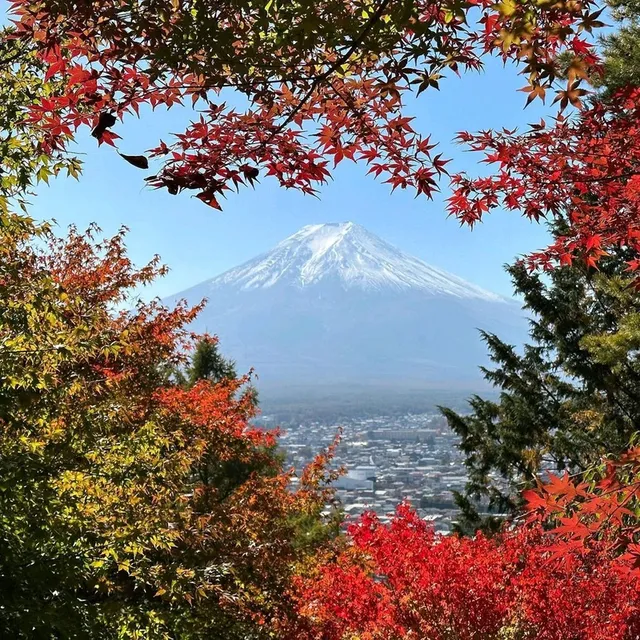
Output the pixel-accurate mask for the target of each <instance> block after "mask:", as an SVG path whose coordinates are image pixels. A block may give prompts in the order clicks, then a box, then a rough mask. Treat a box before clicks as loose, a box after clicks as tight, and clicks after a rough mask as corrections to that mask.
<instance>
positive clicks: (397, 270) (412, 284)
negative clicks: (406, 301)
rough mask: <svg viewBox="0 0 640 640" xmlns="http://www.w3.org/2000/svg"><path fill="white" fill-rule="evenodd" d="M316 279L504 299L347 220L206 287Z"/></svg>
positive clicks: (306, 231)
mask: <svg viewBox="0 0 640 640" xmlns="http://www.w3.org/2000/svg"><path fill="white" fill-rule="evenodd" d="M321 281H333V282H338V283H339V284H340V285H341V286H342V287H343V288H345V289H351V288H358V289H362V290H378V289H397V290H403V289H414V290H416V289H420V290H423V291H425V292H426V293H430V294H433V295H450V296H454V297H457V298H479V299H484V300H490V301H493V302H499V301H503V300H504V299H503V298H501V297H500V296H498V295H496V294H494V293H491V292H489V291H485V290H484V289H481V288H480V287H477V286H475V285H472V284H470V283H469V282H466V281H465V280H463V279H462V278H459V277H457V276H454V275H452V274H450V273H447V272H446V271H442V270H440V269H437V268H435V267H432V266H430V265H428V264H426V263H425V262H422V261H421V260H418V259H417V258H414V257H412V256H409V255H407V254H405V253H403V252H402V251H400V250H399V249H397V248H395V247H393V246H392V245H390V244H388V243H387V242H384V241H383V240H381V239H380V238H378V237H377V236H375V235H374V234H372V233H370V232H369V231H367V230H366V229H365V228H364V227H362V226H360V225H358V224H355V223H353V222H340V223H326V224H314V225H307V226H305V227H302V229H300V230H299V231H297V232H296V233H294V234H293V235H291V236H289V237H288V238H286V239H285V240H283V241H282V242H280V243H279V244H278V245H276V247H274V248H273V249H272V250H271V251H269V252H267V253H265V254H263V255H260V256H258V257H256V258H254V259H253V260H250V261H249V262H246V263H245V264H243V265H240V266H239V267H236V268H234V269H231V270H230V271H227V272H225V273H223V274H222V275H220V276H218V277H216V278H213V279H212V280H210V281H209V282H208V283H206V284H207V285H208V287H211V288H213V289H215V288H219V287H225V286H233V287H234V288H239V289H243V290H247V289H266V288H270V287H274V286H276V285H289V286H295V287H301V288H306V287H309V286H311V285H314V284H318V283H320V282H321Z"/></svg>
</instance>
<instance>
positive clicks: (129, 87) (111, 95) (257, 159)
mask: <svg viewBox="0 0 640 640" xmlns="http://www.w3.org/2000/svg"><path fill="white" fill-rule="evenodd" d="M593 4H594V3H593V2H592V1H591V0H582V1H580V2H576V1H575V0H567V1H564V0H558V1H544V2H540V1H533V0H526V1H521V2H514V1H513V0H507V1H505V2H501V3H498V4H496V3H495V2H493V0H468V1H466V2H460V1H459V0H420V1H419V2H413V1H409V0H379V1H378V2H370V1H369V0H355V1H354V0H322V1H321V2H317V1H313V2H312V1H310V0H295V1H293V2H278V1H275V0H274V1H270V2H262V1H260V2H237V1H236V0H223V1H216V2H208V1H203V2H196V3H192V2H191V1H190V0H149V1H146V2H131V1H124V2H123V1H121V0H106V1H103V0H100V1H98V0H93V1H92V0H76V1H74V2H71V1H66V0H12V2H11V13H12V15H13V17H14V18H15V22H16V29H15V32H14V34H13V36H12V37H14V38H17V39H18V40H19V41H20V42H22V43H23V44H24V45H25V46H26V47H27V49H28V50H35V51H36V52H37V55H38V57H39V58H40V59H41V60H42V61H43V62H44V66H45V72H44V73H45V78H46V79H52V80H56V82H57V84H56V87H58V88H57V89H56V90H53V91H51V92H49V93H47V95H45V96H42V97H41V98H39V99H37V100H36V101H35V102H34V103H33V104H30V105H26V107H27V110H26V113H25V116H26V118H27V120H28V122H29V123H30V126H32V127H33V129H34V131H37V132H38V134H40V135H41V136H42V144H41V147H42V152H43V153H45V154H49V153H52V152H60V151H61V150H64V149H65V148H66V146H67V145H68V142H69V141H70V140H71V139H72V138H73V137H74V136H75V135H76V132H77V131H78V130H79V129H80V128H82V127H87V126H89V127H91V128H92V129H93V131H92V133H93V135H94V137H96V138H97V140H98V142H99V143H103V142H104V143H107V144H111V145H115V143H116V140H117V138H118V135H117V133H116V132H115V131H114V130H113V128H114V127H115V125H116V124H117V121H118V120H119V119H122V118H124V117H125V116H127V115H128V114H132V113H134V114H137V113H139V112H140V110H141V109H142V108H144V107H146V106H151V107H153V108H155V107H157V106H159V105H164V106H166V107H171V106H173V105H175V104H181V103H182V102H183V101H189V102H191V103H192V104H193V105H195V106H197V107H199V110H200V115H199V117H198V118H197V119H196V120H195V121H194V122H193V123H191V124H190V125H189V126H188V127H187V128H186V130H185V131H184V132H182V133H180V134H178V135H177V137H176V138H175V140H174V141H172V142H170V143H169V144H165V143H164V142H161V143H160V144H159V146H157V147H156V148H155V149H153V150H152V151H151V155H152V156H154V157H159V158H161V159H162V160H163V164H162V166H161V168H160V170H159V172H157V174H156V175H153V176H150V177H149V178H148V182H149V184H151V185H152V186H154V187H163V188H166V189H168V190H169V192H170V193H173V194H176V193H178V192H180V191H182V190H185V189H190V190H194V192H195V194H196V195H197V197H198V198H200V199H202V200H203V201H205V202H206V203H208V204H209V205H211V206H213V207H219V206H220V205H219V198H220V196H221V195H223V194H224V193H225V192H226V191H227V190H229V189H232V188H237V187H239V186H240V185H243V184H252V183H253V182H254V181H255V180H256V179H257V178H258V177H259V176H260V175H267V176H274V177H275V178H276V179H277V180H278V181H279V183H280V184H281V185H282V186H284V187H286V188H294V189H299V190H301V191H303V192H305V193H313V192H315V190H316V189H317V187H318V185H319V184H322V183H323V182H325V181H326V179H327V178H328V176H329V174H330V163H331V162H333V164H334V166H335V165H336V164H338V163H339V162H341V161H342V160H343V159H344V158H347V159H351V160H363V161H364V162H366V163H367V164H368V165H369V167H370V172H371V173H373V174H374V175H376V176H383V177H384V178H385V182H387V183H389V184H390V185H391V186H392V188H393V189H395V188H398V187H400V188H402V189H405V188H410V189H414V190H415V191H416V192H417V194H424V195H426V196H431V195H432V193H433V192H434V190H435V189H436V188H437V179H438V177H439V176H441V175H442V174H443V172H444V168H445V164H446V160H444V159H443V158H442V157H441V156H440V155H435V154H434V153H433V145H432V143H431V142H430V139H429V137H423V136H421V135H420V134H419V133H417V132H416V131H415V130H414V129H413V127H412V124H411V118H410V117H407V116H406V114H405V113H404V112H403V101H404V96H406V95H407V94H409V93H412V92H413V93H415V92H417V93H420V92H421V91H423V90H425V89H427V88H434V87H435V88H437V87H438V86H439V81H440V79H441V78H442V77H443V75H445V74H446V73H447V72H451V71H453V72H455V73H459V72H460V71H462V70H477V69H479V68H481V66H482V60H483V57H484V56H486V55H492V54H493V55H499V56H501V57H502V58H503V59H504V60H514V61H517V62H518V63H519V64H520V65H521V68H522V73H523V74H524V75H525V76H526V78H527V90H528V91H529V95H530V98H532V99H533V98H537V97H543V96H544V94H545V91H547V90H548V89H549V88H551V87H552V86H554V83H555V82H556V80H558V78H559V77H560V73H559V66H558V63H557V61H556V59H557V56H558V55H559V54H560V53H562V52H569V53H570V54H571V56H572V58H573V60H574V62H573V63H572V69H573V72H572V76H571V78H570V80H569V83H568V85H567V86H566V88H563V89H561V90H560V93H559V94H558V95H559V96H560V97H561V99H562V100H563V101H569V102H571V103H572V104H577V99H578V97H579V96H580V95H581V94H582V93H583V90H582V89H581V88H580V87H579V85H580V83H581V82H582V80H583V78H584V77H586V75H587V73H588V69H589V68H591V67H593V66H594V65H595V63H596V60H595V57H594V54H593V48H592V45H591V44H589V43H588V41H587V40H586V39H585V37H584V32H590V31H591V30H592V29H594V28H597V27H599V26H601V24H602V23H601V22H600V21H599V20H598V17H599V13H600V12H599V11H593ZM227 87H230V88H233V89H235V90H236V92H237V93H239V94H240V95H242V96H243V98H244V99H246V104H247V106H246V108H244V109H243V108H232V107H229V106H228V105H226V104H225V103H220V102H219V100H220V97H219V95H220V93H221V91H222V90H223V89H225V88H227ZM556 88H557V87H556ZM124 157H125V159H126V160H128V161H129V162H130V163H131V164H133V165H135V166H137V167H140V168H143V169H146V168H147V166H148V160H147V158H146V157H145V156H137V155H136V156H124Z"/></svg>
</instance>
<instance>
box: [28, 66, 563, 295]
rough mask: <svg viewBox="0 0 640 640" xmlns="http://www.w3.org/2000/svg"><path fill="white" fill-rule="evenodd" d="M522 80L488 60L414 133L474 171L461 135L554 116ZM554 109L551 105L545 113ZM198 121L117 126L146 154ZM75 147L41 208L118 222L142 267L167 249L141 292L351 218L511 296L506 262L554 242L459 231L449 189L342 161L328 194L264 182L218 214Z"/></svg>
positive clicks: (42, 192) (451, 83)
mask: <svg viewBox="0 0 640 640" xmlns="http://www.w3.org/2000/svg"><path fill="white" fill-rule="evenodd" d="M523 84H524V80H523V79H522V78H521V77H519V76H518V75H517V73H516V71H515V70H514V69H513V68H506V69H505V68H503V66H502V64H501V63H500V62H499V61H497V60H491V61H489V64H488V65H487V68H486V70H485V71H484V72H483V73H481V74H469V75H466V76H463V77H462V78H461V79H458V78H456V77H455V76H454V77H451V78H448V79H446V80H443V81H442V82H441V91H440V92H437V91H426V92H425V93H424V94H422V95H421V96H420V98H419V99H418V100H417V101H416V102H415V103H414V104H412V105H411V108H410V109H408V112H409V113H410V114H411V115H415V116H416V120H415V122H414V127H415V128H416V129H417V130H419V131H420V132H422V133H425V134H426V133H432V134H433V140H434V141H438V142H439V143H440V150H441V151H442V152H443V153H444V154H445V156H446V157H451V158H453V160H454V161H453V162H452V164H451V165H450V166H451V167H453V168H454V169H455V168H457V169H461V168H464V169H467V170H469V171H470V172H477V171H478V170H479V169H478V165H477V162H478V160H479V159H480V156H479V155H476V154H470V153H468V152H464V151H463V150H462V149H461V148H460V147H458V146H456V145H454V144H452V139H453V137H454V135H455V133H456V132H457V131H460V130H471V131H475V130H478V129H484V128H490V127H502V126H506V127H509V128H510V127H514V126H520V127H522V126H526V124H527V123H528V122H533V121H535V120H537V119H538V118H539V117H540V115H542V114H544V113H545V112H546V111H547V110H545V108H544V107H543V106H542V105H532V106H530V107H529V108H528V109H526V110H524V109H523V107H524V100H525V95H524V94H523V93H520V92H518V91H517V89H518V88H519V87H521V86H522V85H523ZM548 111H549V112H551V109H548ZM191 116H192V114H191V113H190V112H189V111H188V110H187V109H179V110H175V111H174V110H172V111H170V112H168V113H167V112H156V113H153V114H151V113H149V114H146V115H143V118H142V119H141V120H136V119H135V118H130V119H129V120H127V121H126V122H125V123H124V124H118V125H117V126H116V128H115V131H117V133H119V134H120V135H121V136H122V140H120V141H119V143H120V150H121V151H122V152H123V153H131V154H138V153H142V152H144V151H145V150H146V149H148V148H151V147H153V146H155V145H156V144H157V141H158V139H159V138H161V137H162V138H164V139H165V140H168V139H169V137H170V136H169V135H168V134H169V133H170V132H179V131H180V130H181V128H182V127H184V124H185V123H186V122H187V121H188V120H189V118H190V117H191ZM80 138H81V140H80V142H79V144H78V151H79V152H81V153H83V154H86V155H84V156H83V157H84V161H85V165H84V175H83V176H82V177H81V180H80V182H75V181H72V180H69V179H59V180H55V181H52V183H51V185H50V186H48V187H47V186H46V185H42V186H41V187H40V188H39V189H38V196H37V197H36V198H34V199H33V205H34V206H33V209H32V213H33V215H35V216H36V217H37V218H40V219H52V218H53V219H55V220H56V221H57V222H58V224H59V226H60V228H61V229H64V228H65V227H66V226H67V225H69V224H71V223H75V224H76V225H78V226H79V227H80V228H84V227H86V226H87V225H88V224H89V223H91V222H96V223H97V224H98V225H99V226H100V227H101V228H102V229H103V231H104V232H105V233H106V234H112V233H114V232H115V231H116V230H117V229H118V228H119V227H120V226H121V225H123V224H124V225H127V226H128V227H129V228H130V233H129V235H128V240H127V244H128V247H129V250H130V254H131V256H132V257H133V259H134V260H135V261H136V263H138V264H142V263H144V262H146V261H147V260H149V259H150V258H151V257H152V256H153V255H154V254H156V253H157V254H160V256H161V257H162V259H163V262H165V263H166V264H168V265H169V267H170V269H171V270H170V273H169V275H168V276H167V277H165V278H164V279H162V280H161V281H158V282H157V283H156V284H154V285H152V286H151V287H150V288H148V289H147V290H146V292H145V293H144V297H150V296H155V295H158V296H161V297H162V296H165V295H169V294H172V293H176V292H178V291H181V290H183V289H185V288H187V287H189V286H192V285H194V284H197V283H198V282H201V281H203V280H205V279H207V278H210V277H212V276H215V275H217V274H219V273H221V272H222V271H224V270H226V269H228V268H231V267H233V266H235V265H237V264H239V263H241V262H243V261H245V260H248V259H250V258H252V257H253V256H255V255H256V254H258V253H260V252H263V251H266V250H268V249H269V248H270V247H272V246H273V245H274V244H276V243H277V242H278V241H280V240H281V239H283V238H285V237H286V236H288V235H290V234H291V233H294V232H295V231H296V230H298V229H299V228H300V227H301V226H303V225H305V224H311V223H320V222H336V221H347V220H351V221H354V222H357V223H360V224H362V225H363V226H365V227H367V228H368V229H369V230H370V231H372V232H374V233H376V234H378V235H379V236H381V237H382V238H383V239H385V240H387V241H389V242H391V243H392V244H395V245H396V246H398V247H399V248H401V249H402V250H404V251H406V252H408V253H410V254H413V255H415V256H417V257H419V258H421V259H423V260H425V261H426V262H429V263H431V264H433V265H435V266H438V267H441V268H444V269H447V270H449V271H452V272H454V273H455V274H457V275H459V276H461V277H463V278H466V279H468V280H470V281H472V282H474V283H475V284H478V285H480V286H483V287H485V288H488V289H490V290H493V291H495V292H497V293H501V294H504V295H509V294H510V292H511V287H510V282H509V279H508V277H507V276H506V274H505V273H504V272H503V269H502V265H503V264H504V263H505V262H510V261H511V260H512V259H513V258H514V257H515V256H517V255H521V254H523V253H526V252H528V251H531V250H534V249H537V248H541V247H543V246H545V245H546V241H547V233H546V230H545V229H544V227H542V226H540V225H536V224H532V223H529V222H527V221H525V220H522V219H520V218H519V217H518V216H517V215H516V214H508V213H497V214H492V215H491V216H489V217H488V218H487V219H486V222H485V223H483V224H482V225H480V226H478V227H477V228H476V229H474V230H473V231H470V230H469V229H468V228H460V227H459V225H458V223H457V222H456V221H455V220H453V219H448V218H447V217H446V214H445V212H444V203H443V199H444V197H446V187H447V185H446V183H445V184H443V185H442V187H443V193H442V195H441V196H439V197H437V198H436V199H435V200H433V201H428V200H426V199H425V198H420V199H417V200H416V199H414V197H413V195H412V194H410V193H406V192H401V191H397V192H395V193H394V194H391V193H390V190H389V187H388V185H383V184H381V183H380V182H376V181H375V180H374V179H373V178H372V177H370V176H366V175H365V173H366V169H365V168H364V166H361V165H354V164H352V163H349V162H347V161H345V162H344V163H342V164H341V165H339V167H338V169H337V170H336V171H335V173H334V179H333V181H331V182H330V183H329V184H328V185H327V186H326V187H324V188H323V189H322V190H321V192H320V199H319V200H317V199H315V198H313V197H309V196H303V195H301V194H299V193H296V192H293V191H285V190H283V189H281V188H280V187H279V186H278V185H277V183H276V182H275V181H274V180H273V179H269V178H264V179H263V180H262V182H261V184H259V185H257V187H256V189H255V191H252V190H251V189H242V190H241V191H240V193H239V194H230V195H229V196H228V198H227V200H226V201H223V207H224V211H223V212H222V213H221V212H218V211H215V210H213V209H210V208H209V207H207V206H205V205H204V204H202V203H201V202H200V201H199V200H197V199H195V198H193V197H191V196H190V195H189V194H188V193H183V194H180V195H178V196H171V195H169V194H168V193H167V192H166V191H153V190H150V189H148V188H146V187H144V182H143V178H144V177H145V175H148V174H147V173H145V172H142V171H140V170H138V169H135V168H134V167H132V166H130V165H128V164H127V163H125V162H124V161H123V160H122V159H121V158H119V157H118V156H117V154H116V153H115V151H114V150H113V149H112V148H110V147H107V146H105V145H103V146H102V147H101V148H98V147H97V145H96V143H95V140H93V139H92V138H90V137H89V132H88V131H87V130H84V131H82V132H81V135H80Z"/></svg>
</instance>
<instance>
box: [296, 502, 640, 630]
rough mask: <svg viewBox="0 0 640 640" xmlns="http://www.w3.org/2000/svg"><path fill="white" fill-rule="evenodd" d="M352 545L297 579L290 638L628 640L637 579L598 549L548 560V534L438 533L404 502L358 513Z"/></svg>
mask: <svg viewBox="0 0 640 640" xmlns="http://www.w3.org/2000/svg"><path fill="white" fill-rule="evenodd" d="M349 535H350V540H351V545H350V546H348V547H347V548H346V549H344V550H343V551H341V552H339V553H338V554H337V556H336V557H335V558H333V559H331V560H330V561H328V562H326V563H325V564H323V565H322V566H320V567H318V568H317V571H316V572H315V573H314V574H313V575H311V576H305V577H304V578H301V579H300V581H299V589H300V591H299V592H298V598H299V606H300V612H301V621H300V624H301V629H300V630H299V632H298V633H299V635H298V637H300V638H314V639H316V638H317V639H320V638H322V639H323V640H342V639H345V638H352V637H358V638H368V639H371V640H373V639H378V638H380V639H392V638H407V639H409V638H415V639H416V640H417V639H419V638H420V639H422V638H429V639H432V640H454V639H455V640H484V639H496V640H498V639H501V638H509V639H511V638H512V639H519V640H520V639H527V638H531V639H534V638H535V639H536V640H566V639H567V638H572V639H574V640H633V639H635V638H637V637H638V634H640V589H639V588H638V586H639V585H638V582H637V581H636V580H635V579H632V578H630V577H629V576H628V575H621V574H620V573H619V572H618V571H617V570H616V566H615V563H613V562H612V561H611V558H610V556H609V555H607V554H606V553H605V552H600V553H595V554H593V555H590V556H584V555H580V554H572V553H566V554H564V555H563V557H562V561H558V560H557V559H556V560H554V559H553V557H552V554H551V553H550V552H549V550H548V544H549V541H550V537H549V534H546V533H544V532H543V531H542V530H541V529H540V528H538V527H517V528H515V529H513V530H509V531H505V533H504V534H502V535H501V536H498V537H494V538H492V539H487V538H485V537H483V536H481V535H478V536H477V537H476V538H460V537H457V536H447V537H442V536H438V535H436V534H435V533H434V532H433V529H432V528H431V526H430V525H429V524H428V523H425V522H424V521H423V520H421V519H420V518H419V517H418V516H417V515H416V513H415V512H413V511H412V510H411V509H410V508H409V507H408V506H406V505H403V506H401V507H399V508H398V510H397V512H396V515H395V517H394V518H393V520H392V521H391V522H390V523H389V524H387V525H384V524H382V523H381V522H379V520H378V519H377V517H376V516H375V515H372V514H370V515H366V516H364V517H363V518H362V519H361V520H360V521H359V522H358V523H357V524H355V525H353V526H352V527H351V528H350V531H349Z"/></svg>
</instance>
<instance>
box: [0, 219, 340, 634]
mask: <svg viewBox="0 0 640 640" xmlns="http://www.w3.org/2000/svg"><path fill="white" fill-rule="evenodd" d="M93 233H94V232H93V231H91V232H89V234H88V235H85V234H80V233H78V232H76V231H75V230H72V231H71V233H70V235H69V236H68V237H67V238H65V239H56V238H55V237H53V236H52V235H51V233H50V231H49V230H48V229H47V228H46V227H36V226H34V225H33V223H32V222H30V221H29V220H28V219H22V218H19V217H17V216H13V215H10V216H5V217H3V218H2V219H1V220H0V235H1V238H2V242H1V243H0V254H1V260H0V345H1V346H0V382H1V384H0V399H1V402H0V478H1V483H0V589H1V590H2V594H3V595H2V606H3V615H2V619H1V620H0V635H2V637H7V638H9V637H11V638H20V637H26V638H33V637H53V636H51V635H50V634H57V637H65V638H71V637H101V638H110V637H114V638H115V637H126V638H129V637H145V638H146V637H153V638H164V637H189V638H197V637H210V634H211V633H213V630H215V632H216V633H223V634H224V637H228V638H234V637H242V638H246V637H247V634H249V633H251V634H253V635H252V636H251V637H259V633H258V631H257V630H260V629H264V630H267V629H270V628H273V625H274V624H275V621H276V619H277V618H279V617H280V616H281V615H282V612H283V611H286V610H287V608H288V607H289V604H288V600H287V598H286V597H285V595H284V594H285V592H286V587H287V585H288V584H289V580H290V576H291V573H292V571H293V569H294V567H295V565H296V564H297V563H298V562H301V561H303V560H304V558H305V557H306V555H307V553H308V552H309V551H310V550H311V548H310V547H309V545H306V546H305V544H304V543H305V537H306V535H307V534H306V529H305V527H306V526H307V525H306V524H304V523H309V524H310V525H311V524H313V525H314V526H316V527H319V526H321V523H320V521H319V520H318V514H319V511H320V510H321V509H322V508H323V506H324V504H325V502H326V500H327V497H328V494H327V493H326V489H325V484H324V481H325V471H324V470H325V462H326V460H325V458H323V457H320V458H318V460H316V461H315V463H314V464H313V465H312V466H311V467H310V468H309V469H308V470H307V472H306V473H305V475H304V476H303V478H302V480H301V483H300V489H299V491H297V492H292V491H290V490H289V489H288V484H289V481H290V474H289V473H288V472H285V471H283V469H282V467H281V462H280V459H279V458H278V457H277V456H275V455H274V452H273V444H274V438H275V436H276V433H274V432H267V431H263V430H261V429H259V428H257V427H255V426H252V423H251V419H252V418H253V417H254V416H255V415H256V406H255V402H254V400H253V395H252V394H251V393H249V391H248V389H247V388H246V384H245V383H246V379H245V378H241V379H237V380H235V379H233V380H224V381H222V382H220V383H217V384H214V383H211V382H209V381H206V380H203V381H200V382H197V383H196V384H195V385H194V386H192V387H191V388H184V387H182V386H180V385H178V384H176V383H175V381H174V376H173V375H172V374H171V371H173V370H175V368H176V367H180V366H182V365H183V364H184V362H185V354H186V353H188V349H189V345H190V344H191V342H192V340H193V338H192V336H191V334H190V333H189V331H188V329H187V328H186V325H187V323H188V322H189V321H190V320H191V319H192V318H193V317H194V315H195V314H196V313H197V311H198V309H197V308H196V309H188V308H186V307H185V306H184V305H178V306H177V307H176V308H175V309H167V308H165V307H163V306H161V305H160V304H159V303H157V302H152V303H150V304H142V303H139V304H137V305H136V306H135V307H134V308H133V309H131V308H129V309H127V310H121V311H119V310H118V308H122V305H123V303H125V302H126V301H127V300H129V298H128V297H127V296H128V293H129V292H130V291H131V290H132V288H134V287H136V286H138V285H142V284H144V283H146V282H148V281H150V280H151V279H153V278H154V277H156V276H157V275H159V274H160V273H162V267H161V266H160V265H159V264H158V263H157V261H154V262H152V263H151V264H150V265H148V266H147V267H144V268H142V269H135V268H134V267H133V266H132V264H131V262H130V260H129V258H128V257H127V255H126V252H125V249H124V245H123V237H124V236H123V234H120V235H118V236H116V237H114V238H112V239H110V240H107V241H105V242H101V243H97V242H95V241H94V240H93ZM37 237H39V241H35V240H34V238H37ZM301 523H302V524H301ZM260 633H262V631H260ZM265 633H266V631H265ZM34 634H35V635H34ZM42 634H46V635H42ZM256 634H258V635H257V636H256Z"/></svg>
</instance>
